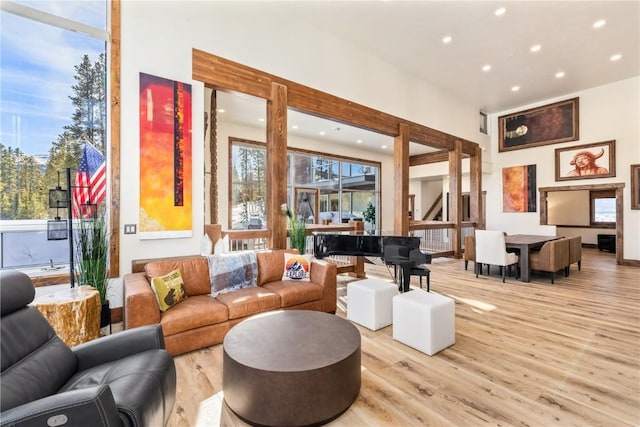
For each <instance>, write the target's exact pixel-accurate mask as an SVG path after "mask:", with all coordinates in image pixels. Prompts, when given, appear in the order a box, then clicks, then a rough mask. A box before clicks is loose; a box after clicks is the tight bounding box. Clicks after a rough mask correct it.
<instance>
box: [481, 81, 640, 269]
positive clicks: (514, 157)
mask: <svg viewBox="0 0 640 427" xmlns="http://www.w3.org/2000/svg"><path fill="white" fill-rule="evenodd" d="M576 96H577V97H580V117H579V119H580V121H579V124H580V140H578V141H572V142H565V143H561V144H552V145H545V146H542V147H534V148H527V149H522V150H514V151H508V152H504V153H498V131H497V129H498V117H499V116H501V115H504V114H509V113H513V112H516V111H522V110H525V109H528V108H533V107H537V106H540V105H545V104H549V103H552V102H556V101H560V100H563V99H569V98H573V97H576ZM490 120H491V121H490V123H491V125H492V126H491V127H492V128H491V153H492V159H493V165H492V168H491V170H483V172H484V173H485V175H483V189H484V190H486V191H487V229H501V230H504V231H507V232H508V233H529V234H533V231H536V230H540V228H541V227H543V226H540V225H539V224H540V199H539V196H540V194H539V193H538V194H537V196H538V210H537V212H532V213H504V212H502V177H501V171H502V168H504V167H510V166H520V165H530V164H535V165H537V170H536V174H537V186H538V187H562V186H567V185H590V184H606V183H624V184H625V188H624V214H623V220H624V228H623V235H624V237H625V239H624V258H625V259H632V260H640V239H639V238H638V236H640V210H631V208H630V205H631V191H630V185H631V182H630V180H631V176H630V165H631V164H636V163H640V77H635V78H632V79H627V80H623V81H620V82H616V83H612V84H608V85H604V86H600V87H597V88H593V89H590V90H586V91H582V92H576V93H571V94H567V95H566V96H562V97H559V98H553V99H548V100H545V101H542V102H539V103H536V104H531V105H523V106H522V107H519V108H517V109H514V110H509V111H503V112H500V113H496V114H492V115H491V117H490ZM609 140H616V145H615V152H616V176H615V177H611V178H598V179H583V180H575V181H570V182H567V181H562V182H555V149H556V148H561V147H571V146H574V145H582V144H589V143H595V142H602V141H609ZM487 173H488V174H487ZM543 231H544V230H543ZM593 237H594V235H593V234H591V235H588V236H587V238H586V239H583V241H585V242H587V243H595V241H594V242H591V241H590V240H591V239H592V238H593Z"/></svg>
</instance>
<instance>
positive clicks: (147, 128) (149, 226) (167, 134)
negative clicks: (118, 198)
mask: <svg viewBox="0 0 640 427" xmlns="http://www.w3.org/2000/svg"><path fill="white" fill-rule="evenodd" d="M191 170H192V159H191V85H189V84H185V83H180V82H176V81H173V80H168V79H164V78H162V77H156V76H152V75H149V74H144V73H140V218H139V220H140V238H141V239H163V238H175V237H191V235H192V205H191V200H192V182H191V181H192V173H191ZM123 188H126V183H123Z"/></svg>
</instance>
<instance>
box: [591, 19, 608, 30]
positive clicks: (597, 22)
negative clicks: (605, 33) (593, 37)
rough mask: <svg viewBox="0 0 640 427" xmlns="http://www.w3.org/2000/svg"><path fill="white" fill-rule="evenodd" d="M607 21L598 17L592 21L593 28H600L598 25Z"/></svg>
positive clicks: (601, 25)
mask: <svg viewBox="0 0 640 427" xmlns="http://www.w3.org/2000/svg"><path fill="white" fill-rule="evenodd" d="M606 23H607V21H605V20H604V19H599V20H597V21H596V22H594V23H593V28H600V27H604V24H606Z"/></svg>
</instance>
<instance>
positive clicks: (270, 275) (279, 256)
mask: <svg viewBox="0 0 640 427" xmlns="http://www.w3.org/2000/svg"><path fill="white" fill-rule="evenodd" d="M285 253H290V254H291V253H298V251H297V250H286V249H275V250H271V251H264V252H263V251H260V252H257V253H256V256H257V258H258V286H262V285H264V284H265V283H269V282H275V281H277V280H281V279H282V275H283V274H284V254H285Z"/></svg>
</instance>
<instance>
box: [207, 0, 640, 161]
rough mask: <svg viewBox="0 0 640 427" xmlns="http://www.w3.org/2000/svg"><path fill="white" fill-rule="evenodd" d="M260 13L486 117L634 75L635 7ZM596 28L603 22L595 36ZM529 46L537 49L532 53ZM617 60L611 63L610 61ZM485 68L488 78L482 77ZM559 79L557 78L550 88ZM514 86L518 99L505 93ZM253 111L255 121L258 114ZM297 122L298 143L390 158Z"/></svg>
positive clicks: (311, 122)
mask: <svg viewBox="0 0 640 427" xmlns="http://www.w3.org/2000/svg"><path fill="white" fill-rule="evenodd" d="M266 4H268V5H270V6H271V7H274V8H278V9H282V11H283V13H287V16H289V17H291V19H297V20H302V21H304V22H307V23H308V24H309V25H312V26H315V27H316V28H318V29H320V30H322V31H325V32H329V33H332V34H334V35H336V36H338V37H340V38H341V39H343V40H345V41H349V42H351V43H353V44H354V45H356V46H358V47H360V48H361V49H363V50H366V51H368V52H371V53H372V54H374V55H376V56H378V57H379V58H380V59H382V60H384V61H388V62H390V63H391V64H393V65H394V66H396V67H398V68H400V69H402V70H403V71H405V72H407V73H409V74H411V75H414V76H416V77H417V78H420V79H422V80H424V81H426V82H428V83H430V84H433V85H434V86H436V87H438V88H439V89H440V90H443V91H445V92H448V93H450V94H451V95H452V96H454V97H457V98H459V99H461V100H463V101H465V102H467V103H471V104H472V105H477V106H478V108H479V109H480V110H482V111H485V112H487V113H495V112H499V111H504V110H508V109H511V108H516V107H519V106H522V105H526V104H530V103H534V102H538V101H542V100H545V99H549V98H554V97H558V96H562V95H565V94H570V93H573V92H576V91H581V90H585V89H589V88H592V87H596V86H600V85H604V84H607V83H612V82H615V81H619V80H623V79H627V78H631V77H635V76H638V75H640V1H500V2H497V1H395V0H388V1H309V2H307V1H298V2H276V1H273V2H267V3H266ZM264 5H265V4H263V6H264ZM501 7H503V8H505V12H504V14H502V15H500V16H497V15H496V14H495V11H496V10H497V9H499V8H501ZM598 20H605V21H606V22H605V23H604V25H602V26H600V27H599V28H594V23H595V22H597V21H598ZM445 36H450V37H451V41H450V42H449V43H443V38H444V37H445ZM535 45H539V46H540V48H539V50H538V51H536V52H532V51H531V48H532V47H533V46H535ZM616 54H618V55H621V57H620V59H618V60H616V61H612V60H611V57H612V56H613V55H616ZM485 65H490V66H491V69H490V70H489V71H483V67H484V66H485ZM560 71H562V72H564V76H563V77H562V78H557V77H556V73H558V72H560ZM514 86H519V90H518V91H513V90H512V88H513V87H514ZM220 101H222V100H220ZM242 102H251V101H249V100H247V99H244V101H242ZM253 103H254V104H255V101H253ZM222 104H224V102H222V103H221V105H222ZM260 108H261V111H262V114H263V117H264V107H260ZM232 109H233V107H232ZM296 114H298V113H296ZM298 115H299V116H302V117H299V118H297V117H296V116H293V115H290V116H289V125H290V126H291V125H294V124H295V122H297V121H299V122H300V124H298V126H299V132H298V133H300V134H301V135H303V136H307V137H313V138H316V139H319V136H318V135H319V132H321V131H324V132H325V136H324V137H325V138H329V139H334V140H341V141H344V142H347V143H354V141H356V140H358V139H362V140H363V142H362V143H361V144H362V145H363V148H364V149H374V150H377V151H385V150H387V151H388V152H389V153H391V152H392V151H393V149H392V142H393V140H392V139H391V138H389V137H385V136H380V135H375V134H371V135H368V134H367V133H362V132H364V131H362V130H359V129H354V128H350V127H349V126H345V125H342V124H338V123H323V121H319V122H318V120H319V119H315V118H311V117H310V116H306V115H302V114H298ZM228 117H230V114H229V115H228ZM245 120H251V121H253V122H254V123H255V121H256V120H257V118H255V117H254V116H253V114H252V117H251V118H250V119H249V118H246V119H245ZM303 122H304V124H303ZM247 124H248V123H247ZM303 127H304V131H303V130H302V128H303ZM336 128H340V130H335V129H336ZM297 131H298V130H294V129H290V131H289V132H290V133H292V134H296V133H297ZM369 134H370V133H369ZM369 144H370V146H369ZM381 145H387V146H388V148H386V149H382V148H380V147H381ZM419 152H420V150H419V146H417V144H412V147H411V154H418V153H419ZM422 152H424V150H423V151H422Z"/></svg>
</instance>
